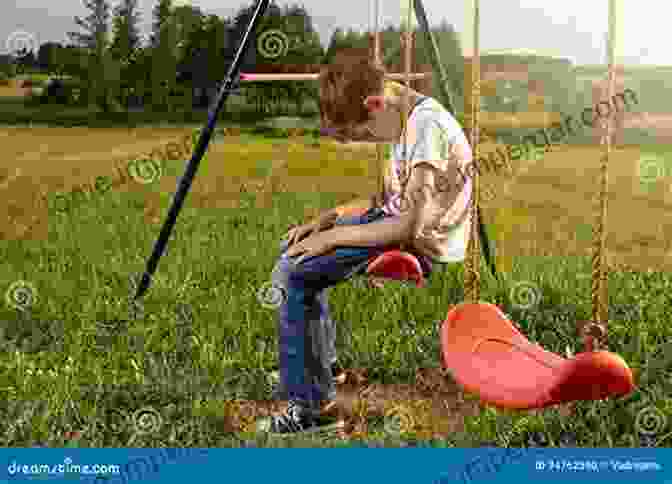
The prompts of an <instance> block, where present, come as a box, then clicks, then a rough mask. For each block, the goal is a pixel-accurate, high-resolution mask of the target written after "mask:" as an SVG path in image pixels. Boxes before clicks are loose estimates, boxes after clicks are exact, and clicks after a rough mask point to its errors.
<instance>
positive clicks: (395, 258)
mask: <svg viewBox="0 0 672 484" xmlns="http://www.w3.org/2000/svg"><path fill="white" fill-rule="evenodd" d="M337 211H338V214H339V216H344V215H346V216H356V215H363V214H364V213H366V211H367V208H365V207H347V208H345V207H339V208H337ZM366 274H367V276H369V277H371V278H373V279H392V280H395V281H412V282H414V283H415V285H416V286H417V287H422V286H424V284H425V278H424V275H423V271H422V265H421V264H420V261H418V259H417V258H416V257H415V256H414V255H413V254H410V253H408V252H404V251H402V250H397V249H391V250H386V251H385V252H383V253H382V254H379V255H377V256H375V257H373V258H371V259H370V260H369V263H368V266H367V268H366Z"/></svg>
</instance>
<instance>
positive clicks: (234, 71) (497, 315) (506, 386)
mask: <svg viewBox="0 0 672 484" xmlns="http://www.w3.org/2000/svg"><path fill="white" fill-rule="evenodd" d="M374 1H375V2H376V4H375V5H376V9H375V10H376V14H375V19H376V28H375V37H374V57H375V59H376V60H377V61H379V60H380V31H379V29H378V9H379V6H378V2H379V0H374ZM408 1H409V4H408V5H409V7H408V21H407V22H406V29H405V32H404V35H403V42H402V47H403V48H405V71H406V72H405V74H393V73H391V74H388V75H387V78H389V79H400V78H403V79H405V83H406V86H407V87H410V80H411V78H420V77H424V76H426V75H427V74H412V73H411V72H410V71H411V62H410V54H411V43H412V39H413V37H412V31H411V18H410V17H411V14H412V12H413V10H415V15H416V18H417V20H418V21H419V23H420V25H421V28H422V30H423V34H424V35H425V39H426V40H428V42H427V45H429V46H430V52H429V53H430V58H431V60H432V64H433V68H434V73H433V74H434V77H433V79H434V80H435V81H436V82H437V86H438V87H439V90H440V92H441V93H442V98H443V99H442V101H443V104H444V106H446V107H447V108H448V109H449V110H450V111H452V112H454V110H453V108H452V106H451V104H450V97H449V95H448V93H447V90H446V87H445V86H446V83H445V79H446V76H445V73H444V71H443V68H442V65H441V62H440V59H439V56H438V49H437V48H436V43H435V42H434V40H433V38H432V34H431V32H430V31H429V26H428V23H427V19H426V15H425V11H424V7H423V6H422V0H408ZM467 1H468V3H470V4H471V7H472V8H471V9H470V10H469V13H470V22H473V28H474V38H473V42H474V44H473V57H472V59H471V62H470V63H469V66H470V68H469V69H466V71H467V72H466V74H467V78H466V80H467V83H466V85H469V86H471V91H470V94H471V95H470V96H465V114H466V117H467V123H466V124H467V132H468V135H469V139H470V142H471V146H472V150H473V157H474V159H475V160H477V159H478V150H479V111H480V84H481V82H480V53H479V24H480V7H479V0H467ZM616 4H617V0H610V1H609V39H610V42H609V47H608V53H609V60H608V95H609V96H610V98H611V97H613V94H614V85H615V69H614V41H613V39H614V34H615V25H616V22H615V21H616V6H617V5H616ZM267 6H268V0H260V1H259V3H258V5H257V8H256V11H255V13H254V15H253V17H252V20H251V21H250V26H249V27H248V31H247V32H246V34H245V36H244V37H243V40H242V42H241V46H240V47H239V51H238V53H237V55H236V58H235V60H234V62H233V64H232V66H231V68H230V72H229V75H228V76H227V78H226V80H225V82H224V84H223V86H222V88H221V91H220V93H219V96H218V99H217V101H216V105H213V108H212V110H211V112H210V117H209V122H208V125H207V126H206V127H205V129H204V130H203V132H202V133H201V137H200V138H199V141H198V143H197V146H196V148H195V150H194V154H193V156H192V160H191V161H190V163H189V165H188V167H187V170H186V173H185V175H184V176H183V178H182V179H181V180H180V184H179V186H178V191H177V193H176V196H175V199H174V201H173V206H172V207H171V209H170V212H169V214H168V219H167V221H166V223H165V224H164V226H163V228H162V231H161V234H160V236H159V240H158V241H157V243H156V245H155V247H154V251H153V253H152V255H151V257H150V259H149V261H148V264H147V269H146V271H145V273H144V274H143V278H142V280H141V281H140V284H139V286H138V289H137V293H136V295H135V300H137V299H138V298H139V297H140V296H142V294H144V293H145V292H146V291H147V289H148V288H149V285H150V281H151V277H152V274H153V272H154V271H155V269H156V266H157V264H158V259H159V257H160V256H161V255H162V253H163V250H164V249H165V245H166V243H167V240H168V237H169V235H170V231H171V229H172V227H173V226H174V224H175V220H176V218H177V214H178V213H179V210H180V208H181V205H182V203H183V201H184V198H185V196H186V193H187V191H188V189H189V186H190V184H191V181H192V180H193V177H194V176H195V172H196V170H197V167H198V163H199V162H200V159H201V158H202V156H203V154H204V153H205V151H206V149H207V145H208V142H209V140H210V138H211V136H212V131H213V129H214V124H215V122H216V117H217V114H218V112H219V110H220V109H221V107H222V106H223V104H224V102H225V100H226V97H227V95H228V93H229V92H230V90H231V88H232V86H233V85H234V81H235V80H236V79H237V78H238V72H239V66H240V62H241V59H242V56H243V54H244V51H245V50H246V49H247V47H248V45H249V43H250V33H251V32H254V31H255V29H256V27H257V26H258V24H259V21H260V17H261V16H263V13H264V12H265V10H266V7H267ZM471 14H473V17H472V16H471ZM432 49H433V50H432ZM465 64H466V63H465ZM437 73H438V75H436V74H437ZM318 78H319V75H318V74H293V75H292V74H282V75H276V74H265V75H264V74H244V73H240V75H239V79H240V81H241V82H254V81H276V80H298V81H300V80H303V81H305V80H317V79H318ZM406 101H407V106H408V107H409V108H410V104H409V99H408V97H407V99H406ZM408 111H409V110H408V109H407V110H406V113H408ZM407 119H408V114H406V115H405V116H404V125H405V124H406V122H407ZM612 132H613V123H612V119H610V118H609V119H606V120H604V135H603V136H604V138H603V141H604V142H603V145H604V150H605V152H604V156H603V157H602V159H601V179H600V188H599V193H598V198H599V207H598V208H599V210H598V211H597V213H596V217H595V218H596V230H595V231H594V240H593V256H592V278H593V283H592V304H593V310H592V321H591V322H588V323H587V324H585V325H583V327H582V328H581V332H582V337H583V343H584V351H583V352H582V353H579V354H577V355H575V356H573V357H571V358H564V357H562V356H559V355H557V354H555V353H552V352H549V351H547V350H545V349H543V348H542V347H540V346H539V345H536V344H534V343H532V342H530V341H529V340H528V339H527V338H526V337H525V336H524V335H523V334H522V333H521V332H520V331H518V329H517V328H516V327H515V325H514V324H513V323H512V322H511V321H510V320H509V319H508V318H507V316H506V315H505V314H504V313H503V312H502V311H501V310H500V309H499V308H498V307H497V306H496V305H493V304H490V303H486V302H482V301H480V300H479V296H480V271H479V262H480V247H479V232H478V231H479V224H478V223H474V222H478V221H479V211H478V210H479V186H480V183H479V178H480V176H479V174H478V170H474V173H473V182H474V185H473V186H474V193H473V195H472V198H471V205H470V207H469V216H470V217H471V221H472V223H471V234H470V237H469V244H468V248H467V257H466V259H465V261H464V265H465V270H464V288H465V301H464V302H463V303H461V304H458V305H456V306H453V307H451V308H450V310H449V311H448V314H447V317H446V319H445V320H444V322H443V324H442V327H441V331H440V333H441V334H440V338H441V348H442V360H443V361H442V363H443V366H444V367H445V369H446V370H448V372H449V373H450V374H451V375H452V377H453V378H454V379H455V380H456V381H457V383H458V384H459V385H460V386H462V387H463V388H464V390H465V391H466V392H468V393H473V394H476V395H478V396H479V398H480V400H481V401H482V402H483V403H484V404H487V405H492V406H494V407H498V408H504V409H516V410H530V409H538V408H544V407H548V406H554V405H562V404H568V403H571V402H576V401H590V400H602V399H606V398H615V397H621V396H625V395H627V394H629V393H631V392H632V391H633V390H634V388H635V384H634V379H633V374H632V371H631V369H630V368H629V367H628V365H627V364H626V362H625V361H624V360H623V359H622V358H621V357H620V356H619V355H616V354H614V353H611V352H608V351H606V350H605V349H604V344H605V342H606V341H605V340H606V324H607V317H608V297H607V296H608V295H607V264H606V257H605V254H606V238H605V234H606V229H605V227H606V212H607V174H608V171H607V167H608V162H609V156H610V153H611V140H612ZM382 155H383V150H382V146H380V145H378V150H377V161H378V166H379V168H380V163H381V160H382ZM381 173H382V170H380V169H379V171H378V175H379V180H380V176H381ZM380 181H381V187H382V180H380ZM363 211H365V209H364V208H361V209H357V208H354V209H353V208H352V207H350V208H348V209H347V210H346V209H345V208H342V209H341V210H340V212H339V213H340V214H341V215H344V214H346V213H347V214H358V213H362V212H363ZM481 235H482V234H481ZM485 241H487V239H485ZM486 261H487V260H486ZM366 272H367V275H368V276H369V277H370V278H372V279H392V280H403V281H412V282H414V283H415V284H416V286H417V287H422V286H423V285H424V282H425V281H424V277H423V271H422V267H421V265H420V262H419V261H418V260H417V259H416V258H415V257H414V256H413V255H412V254H410V253H408V252H406V251H404V250H401V249H399V250H390V251H386V252H384V253H383V254H380V255H378V256H376V257H374V258H373V259H372V260H371V261H369V264H368V267H367V270H366Z"/></svg>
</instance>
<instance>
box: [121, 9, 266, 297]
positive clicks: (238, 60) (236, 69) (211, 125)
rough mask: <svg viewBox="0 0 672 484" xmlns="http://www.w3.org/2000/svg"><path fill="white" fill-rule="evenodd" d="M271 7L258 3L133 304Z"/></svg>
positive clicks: (143, 289) (153, 266)
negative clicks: (246, 54)
mask: <svg viewBox="0 0 672 484" xmlns="http://www.w3.org/2000/svg"><path fill="white" fill-rule="evenodd" d="M269 3H270V0H259V3H257V6H256V8H255V10H254V13H253V14H252V18H251V19H250V24H249V25H248V27H247V31H246V32H245V34H244V36H243V39H242V41H241V42H240V46H239V47H238V52H236V56H235V57H234V59H233V63H232V64H231V66H230V67H229V72H228V73H227V75H226V78H225V79H224V82H223V85H222V87H221V89H220V90H219V94H218V95H217V99H216V100H215V102H214V103H213V104H212V106H211V107H210V112H209V114H208V123H207V124H206V126H205V128H204V129H203V131H201V136H200V137H199V139H198V143H197V144H196V147H195V148H194V153H193V154H192V156H191V160H189V163H188V165H187V169H186V170H185V172H184V175H182V178H181V179H180V181H179V183H178V186H177V192H176V193H175V196H174V198H173V203H172V205H171V207H170V210H169V211H168V216H167V217H166V221H165V222H164V224H163V227H161V232H160V234H159V238H158V239H157V241H156V244H155V245H154V250H153V251H152V254H151V256H150V257H149V259H148V261H147V267H146V269H145V272H144V274H143V275H142V279H141V280H140V282H139V284H138V288H137V291H136V293H135V296H134V298H133V300H134V301H137V300H138V299H140V298H141V297H142V296H143V295H144V294H145V293H146V292H147V290H148V289H149V286H150V284H151V281H152V276H153V275H154V272H155V271H156V267H157V265H158V264H159V259H160V258H161V256H162V255H163V252H164V251H165V249H166V245H167V244H168V239H169V238H170V234H171V232H172V230H173V227H174V226H175V222H176V221H177V217H178V215H179V213H180V210H181V208H182V205H183V204H184V200H185V198H186V197H187V194H188V193H189V188H190V187H191V183H192V182H193V181H194V177H195V176H196V171H197V170H198V165H199V163H200V162H201V159H202V158H203V155H204V154H205V152H206V150H207V149H208V144H209V143H210V139H211V138H212V132H213V131H214V129H215V124H216V123H217V116H218V115H219V113H220V111H221V110H222V108H223V107H224V104H225V103H226V100H227V98H228V97H229V94H230V93H231V90H232V88H233V87H236V86H235V85H234V83H235V81H236V79H237V78H238V75H239V73H240V66H241V64H242V62H243V58H244V55H245V53H246V52H247V49H248V48H249V46H250V42H251V40H252V38H253V35H252V34H253V33H254V32H255V31H256V29H257V27H258V26H259V23H260V22H261V18H262V17H263V16H264V14H265V13H266V10H267V9H268V5H269Z"/></svg>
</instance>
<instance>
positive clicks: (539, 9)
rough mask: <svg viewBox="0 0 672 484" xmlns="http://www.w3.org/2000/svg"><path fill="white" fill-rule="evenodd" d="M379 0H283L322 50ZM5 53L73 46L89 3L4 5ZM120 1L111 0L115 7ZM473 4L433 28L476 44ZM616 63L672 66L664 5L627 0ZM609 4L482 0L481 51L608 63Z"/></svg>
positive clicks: (452, 5)
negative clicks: (298, 9) (309, 22)
mask: <svg viewBox="0 0 672 484" xmlns="http://www.w3.org/2000/svg"><path fill="white" fill-rule="evenodd" d="M177 1H179V3H191V4H192V5H194V6H196V7H199V8H201V10H203V11H205V12H206V13H213V14H217V15H220V16H223V17H226V16H230V15H232V14H233V13H235V12H236V11H237V10H238V8H240V7H241V6H243V5H249V4H251V3H252V1H251V0H250V1H241V0H224V1H222V0H193V1H191V2H189V1H188V0H177ZM373 1H374V0H367V1H362V0H338V1H325V0H303V1H300V2H294V1H291V2H288V1H285V0H276V3H277V4H278V5H280V6H285V5H291V4H297V3H298V4H301V5H303V6H304V7H305V8H306V9H307V10H308V12H309V13H310V14H311V15H312V17H313V23H314V25H315V27H316V29H317V31H318V33H319V34H320V38H321V41H322V44H323V45H326V43H327V42H328V40H329V37H330V35H331V33H332V32H333V30H334V28H335V27H337V26H343V27H346V28H347V27H352V28H353V29H359V30H364V29H368V28H370V27H372V26H373V25H374V20H373ZM0 2H2V4H3V7H2V15H1V16H0V53H6V52H7V51H8V50H11V49H15V48H16V47H17V46H18V47H21V46H23V45H26V44H29V45H33V44H37V45H39V44H40V43H43V42H46V41H60V42H64V41H67V36H66V35H65V32H66V31H69V30H70V31H71V30H75V29H76V24H75V23H74V20H73V19H74V16H75V15H79V16H85V15H86V13H87V11H86V9H85V8H84V7H83V2H82V0H21V1H20V2H19V0H0ZM117 2H118V0H112V2H111V3H112V5H114V4H116V3H117ZM156 3H157V0H139V5H140V8H141V13H142V16H143V19H142V25H143V32H145V33H146V32H149V28H150V25H151V11H152V7H153V6H154V5H155V4H156ZM468 3H469V0H467V1H465V0H459V1H450V0H424V6H425V9H426V11H427V17H428V18H429V22H430V24H438V23H439V22H440V21H441V20H442V19H443V18H445V19H446V20H447V21H448V23H450V24H452V25H454V26H455V28H456V30H457V31H458V32H460V33H461V35H463V36H464V37H465V38H464V39H463V42H464V45H465V47H466V48H467V49H469V47H470V46H471V45H472V42H471V39H472V38H473V34H471V32H472V25H473V24H472V22H469V21H467V10H469V7H468V6H467V4H468ZM619 3H621V4H622V7H621V11H620V16H619V18H620V22H619V32H620V33H619V34H618V37H619V38H620V42H617V62H619V63H623V64H634V65H638V64H648V65H667V66H670V65H672V51H671V50H670V49H669V48H665V44H666V43H665V42H663V40H664V34H663V32H664V30H663V29H664V28H668V26H667V25H665V24H664V23H667V20H668V16H667V15H665V14H664V12H662V11H660V4H661V3H662V1H661V0H621V1H620V2H619ZM402 4H405V5H404V7H405V6H406V5H408V0H380V5H381V14H380V22H381V23H382V24H383V25H387V24H397V25H398V24H399V19H400V18H401V13H402V11H403V7H402ZM607 6H608V0H563V1H562V2H558V1H556V0H481V28H480V30H481V35H480V48H481V51H489V50H506V49H532V50H535V51H537V52H539V53H541V54H544V55H553V56H560V57H564V58H568V59H570V60H572V62H574V63H575V64H602V63H604V62H605V61H606V48H605V34H606V31H607Z"/></svg>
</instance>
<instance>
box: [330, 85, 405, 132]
mask: <svg viewBox="0 0 672 484" xmlns="http://www.w3.org/2000/svg"><path fill="white" fill-rule="evenodd" d="M364 105H365V106H366V107H367V109H368V110H369V113H371V119H370V120H368V121H365V122H363V123H352V124H349V125H336V124H334V123H331V122H329V120H328V119H322V123H323V126H324V128H326V130H325V131H324V132H325V134H326V135H327V136H329V137H332V138H334V139H336V140H337V141H339V142H341V143H348V142H351V141H360V142H370V143H396V142H398V141H399V140H400V138H401V135H402V121H401V117H400V113H399V111H398V110H396V109H394V108H392V107H390V106H389V103H387V102H386V100H385V98H384V96H369V97H367V98H366V99H365V100H364Z"/></svg>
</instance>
